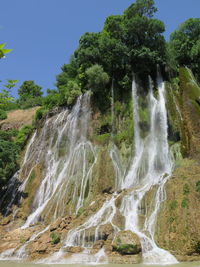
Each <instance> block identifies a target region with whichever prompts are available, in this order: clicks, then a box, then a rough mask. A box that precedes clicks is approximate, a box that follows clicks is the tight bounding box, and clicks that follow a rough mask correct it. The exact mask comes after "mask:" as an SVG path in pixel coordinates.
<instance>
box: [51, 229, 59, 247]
mask: <svg viewBox="0 0 200 267" xmlns="http://www.w3.org/2000/svg"><path fill="white" fill-rule="evenodd" d="M50 237H51V239H52V240H51V243H52V244H54V245H55V244H58V243H59V242H60V236H59V235H58V234H57V233H55V232H53V233H51V235H50Z"/></svg>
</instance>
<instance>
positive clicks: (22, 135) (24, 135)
mask: <svg viewBox="0 0 200 267" xmlns="http://www.w3.org/2000/svg"><path fill="white" fill-rule="evenodd" d="M32 130H33V126H31V125H25V126H23V127H22V128H21V129H20V130H19V132H18V134H17V136H16V139H15V144H16V145H17V146H18V147H20V148H21V149H22V148H23V147H24V146H25V144H26V141H27V140H28V138H29V136H30V134H31V133H32Z"/></svg>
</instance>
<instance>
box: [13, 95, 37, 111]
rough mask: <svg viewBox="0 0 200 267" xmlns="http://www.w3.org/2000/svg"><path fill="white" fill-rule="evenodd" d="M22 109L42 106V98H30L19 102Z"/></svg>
mask: <svg viewBox="0 0 200 267" xmlns="http://www.w3.org/2000/svg"><path fill="white" fill-rule="evenodd" d="M18 104H19V105H20V108H22V109H28V108H32V107H37V106H41V105H42V97H29V98H27V99H25V100H20V101H19V102H18Z"/></svg>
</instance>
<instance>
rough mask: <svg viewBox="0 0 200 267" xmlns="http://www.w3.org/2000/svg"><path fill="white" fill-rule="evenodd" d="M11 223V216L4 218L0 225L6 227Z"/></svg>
mask: <svg viewBox="0 0 200 267" xmlns="http://www.w3.org/2000/svg"><path fill="white" fill-rule="evenodd" d="M10 221H11V218H10V216H9V217H6V218H3V219H2V220H1V222H0V225H2V226H5V225H7V224H9V223H10Z"/></svg>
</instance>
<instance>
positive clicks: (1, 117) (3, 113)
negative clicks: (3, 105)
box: [0, 109, 7, 120]
mask: <svg viewBox="0 0 200 267" xmlns="http://www.w3.org/2000/svg"><path fill="white" fill-rule="evenodd" d="M5 119H7V113H6V111H5V110H3V109H0V120H5Z"/></svg>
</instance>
